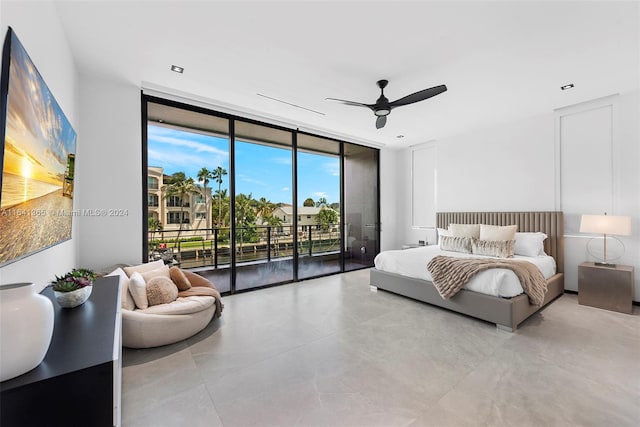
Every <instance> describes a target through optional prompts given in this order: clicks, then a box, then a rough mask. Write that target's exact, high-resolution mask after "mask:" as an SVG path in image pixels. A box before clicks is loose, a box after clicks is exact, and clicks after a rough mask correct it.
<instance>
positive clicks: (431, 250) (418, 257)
mask: <svg viewBox="0 0 640 427" xmlns="http://www.w3.org/2000/svg"><path fill="white" fill-rule="evenodd" d="M437 255H445V256H451V257H457V258H491V257H486V256H482V255H473V254H464V253H460V252H449V251H443V250H440V247H439V246H437V245H432V246H424V247H419V248H414V249H406V250H397V251H385V252H381V253H379V254H378V255H377V256H376V258H375V259H374V264H375V266H376V268H377V269H378V270H382V271H386V272H389V273H396V274H400V275H402V276H408V277H413V278H416V279H423V280H428V281H431V280H432V278H431V274H430V273H429V270H427V264H428V263H429V261H430V260H431V259H432V258H434V257H435V256H437ZM510 259H518V260H525V261H529V262H530V263H532V264H535V265H536V266H537V267H538V268H539V269H540V271H541V272H542V275H543V276H544V278H545V279H548V278H550V277H551V276H553V275H554V274H556V261H555V260H554V259H553V257H550V256H548V255H541V256H537V257H526V256H520V255H516V256H514V257H513V258H510ZM464 289H468V290H470V291H474V292H479V293H483V294H487V295H493V296H497V297H506V298H511V297H514V296H516V295H520V294H521V293H522V286H521V285H520V280H518V277H517V276H516V275H515V273H514V272H513V271H511V270H507V269H504V268H491V269H489V270H485V271H481V272H480V273H478V274H476V275H475V276H474V277H473V278H472V279H471V280H470V281H469V283H467V284H466V285H465V287H464Z"/></svg>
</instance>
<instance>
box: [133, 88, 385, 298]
mask: <svg viewBox="0 0 640 427" xmlns="http://www.w3.org/2000/svg"><path fill="white" fill-rule="evenodd" d="M143 117H144V118H145V119H146V123H147V126H146V128H145V129H144V131H143V139H144V140H145V142H146V143H145V144H144V145H143V147H144V148H143V169H144V172H143V176H144V178H143V179H144V181H143V182H144V189H143V200H144V204H145V209H144V212H145V213H146V218H145V219H144V222H143V228H144V233H145V234H144V241H145V245H144V256H145V258H146V259H149V260H156V259H162V260H164V262H165V263H167V264H171V265H178V266H180V267H181V268H185V269H192V270H195V271H197V272H198V273H199V274H202V275H204V276H205V277H207V278H209V279H211V280H212V281H213V282H214V283H215V284H216V286H217V287H218V289H219V290H220V291H221V292H231V293H233V292H237V291H243V290H248V289H253V288H259V287H263V286H271V285H274V284H279V283H288V282H292V281H296V280H300V279H307V278H311V277H318V276H322V275H326V274H333V273H337V272H341V271H349V270H353V269H358V268H366V267H369V266H371V265H372V263H373V257H374V256H375V255H376V254H377V253H378V251H379V219H378V218H379V207H378V150H377V149H374V148H368V147H363V146H359V145H355V144H349V143H344V142H340V141H337V140H332V139H329V138H324V137H319V136H315V135H311V134H308V133H303V132H298V131H296V130H293V129H285V128H280V127H277V126H272V125H268V124H263V123H258V122H255V121H250V120H246V119H243V118H241V117H235V116H231V115H227V114H223V113H216V112H213V111H209V110H206V109H201V108H197V107H192V106H188V105H183V104H180V103H176V102H173V101H166V100H162V99H159V98H154V97H150V96H146V95H144V96H143Z"/></svg>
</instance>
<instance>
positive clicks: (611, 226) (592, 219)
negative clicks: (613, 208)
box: [580, 215, 631, 236]
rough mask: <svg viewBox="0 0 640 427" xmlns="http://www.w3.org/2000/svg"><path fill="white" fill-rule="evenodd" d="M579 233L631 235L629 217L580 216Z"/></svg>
mask: <svg viewBox="0 0 640 427" xmlns="http://www.w3.org/2000/svg"><path fill="white" fill-rule="evenodd" d="M580 232H581V233H598V234H615V235H618V236H630V235H631V217H630V216H616V215H582V220H581V221H580Z"/></svg>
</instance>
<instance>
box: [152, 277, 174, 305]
mask: <svg viewBox="0 0 640 427" xmlns="http://www.w3.org/2000/svg"><path fill="white" fill-rule="evenodd" d="M177 298H178V288H177V287H176V285H175V284H174V283H173V282H172V281H171V279H168V278H166V277H163V276H157V277H154V278H153V279H151V280H149V281H148V282H147V300H148V301H149V307H152V306H154V305H160V304H168V303H170V302H173V301H175V300H176V299H177Z"/></svg>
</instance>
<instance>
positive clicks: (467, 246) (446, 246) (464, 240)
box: [440, 236, 471, 254]
mask: <svg viewBox="0 0 640 427" xmlns="http://www.w3.org/2000/svg"><path fill="white" fill-rule="evenodd" d="M440 249H442V250H443V251H452V252H462V253H465V254H470V253H471V238H470V237H453V236H442V240H441V241H440Z"/></svg>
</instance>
